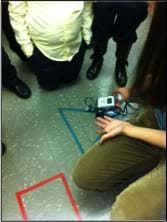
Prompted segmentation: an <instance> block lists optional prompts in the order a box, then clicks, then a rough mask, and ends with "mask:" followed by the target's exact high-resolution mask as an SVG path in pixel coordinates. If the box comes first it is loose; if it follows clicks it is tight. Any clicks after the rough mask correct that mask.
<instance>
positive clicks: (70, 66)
mask: <svg viewBox="0 0 167 222" xmlns="http://www.w3.org/2000/svg"><path fill="white" fill-rule="evenodd" d="M85 50H86V44H85V42H84V41H83V42H82V44H81V47H80V49H79V52H78V53H77V54H76V55H75V56H74V57H73V59H72V60H71V61H70V62H66V65H65V67H64V71H63V72H62V75H61V77H62V78H61V81H62V82H63V83H67V82H71V81H74V80H76V79H77V78H78V76H79V73H80V71H81V68H82V64H83V61H84V55H85Z"/></svg>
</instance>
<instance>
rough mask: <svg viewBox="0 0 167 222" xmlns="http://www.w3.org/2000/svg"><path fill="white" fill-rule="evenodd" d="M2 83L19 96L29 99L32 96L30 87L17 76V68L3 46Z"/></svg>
mask: <svg viewBox="0 0 167 222" xmlns="http://www.w3.org/2000/svg"><path fill="white" fill-rule="evenodd" d="M2 84H3V85H4V87H6V88H8V89H9V90H11V91H12V92H14V93H15V94H16V95H17V96H19V97H21V98H24V99H27V98H29V97H30V96H31V90H30V89H29V87H28V86H27V85H26V84H25V83H24V82H23V81H22V80H21V79H19V78H18V76H17V71H16V68H15V67H14V66H13V65H12V64H11V62H10V59H9V57H8V55H7V53H6V52H5V50H4V49H3V48H2Z"/></svg>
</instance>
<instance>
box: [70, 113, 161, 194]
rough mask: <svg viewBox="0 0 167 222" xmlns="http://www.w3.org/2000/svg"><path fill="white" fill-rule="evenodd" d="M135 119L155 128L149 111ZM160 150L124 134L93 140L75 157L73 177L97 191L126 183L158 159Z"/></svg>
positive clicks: (155, 125)
mask: <svg viewBox="0 0 167 222" xmlns="http://www.w3.org/2000/svg"><path fill="white" fill-rule="evenodd" d="M143 118H144V119H143ZM137 121H138V123H139V124H138V125H141V123H142V126H145V127H153V128H158V124H157V122H156V119H155V117H154V114H153V113H152V112H151V113H150V112H149V113H147V114H144V116H143V115H142V116H141V117H140V118H139V119H138V120H137ZM137 121H136V124H137ZM161 150H162V149H160V148H158V147H154V146H152V145H149V144H147V143H144V142H142V141H139V140H135V139H131V138H129V137H126V136H117V137H115V138H113V139H109V140H108V141H106V142H105V143H104V144H102V145H99V143H96V144H95V145H94V146H93V147H92V148H91V149H89V150H88V151H87V152H86V153H85V155H84V156H83V157H82V158H81V159H80V160H79V162H78V164H77V166H76V168H75V170H74V175H73V178H74V181H75V183H76V184H77V185H78V186H79V187H81V188H84V189H90V190H99V191H100V190H101V191H107V190H110V189H111V188H112V187H113V186H114V185H116V184H120V183H124V182H125V183H126V184H127V183H129V182H131V181H132V180H133V179H136V178H137V177H139V176H141V174H145V173H147V172H148V171H150V170H151V169H153V168H154V167H155V166H156V165H157V164H158V162H159V159H160V153H161Z"/></svg>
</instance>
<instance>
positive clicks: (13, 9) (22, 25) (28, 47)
mask: <svg viewBox="0 0 167 222" xmlns="http://www.w3.org/2000/svg"><path fill="white" fill-rule="evenodd" d="M27 4H28V3H27V2H26V1H10V2H9V17H10V23H11V25H12V28H13V30H14V32H15V37H16V40H17V42H18V43H19V44H20V46H21V49H22V50H23V52H24V53H25V55H26V56H27V57H30V56H31V55H32V54H33V48H34V46H33V42H32V41H31V37H30V35H29V31H28V27H27V24H26V19H25V18H26V13H27Z"/></svg>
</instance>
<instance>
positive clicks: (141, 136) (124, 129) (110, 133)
mask: <svg viewBox="0 0 167 222" xmlns="http://www.w3.org/2000/svg"><path fill="white" fill-rule="evenodd" d="M96 125H97V126H99V127H101V128H102V129H101V130H97V133H98V134H101V135H103V136H102V137H101V139H100V143H103V142H104V141H106V140H107V139H109V138H113V137H115V136H117V135H125V136H128V137H131V138H134V139H138V140H141V141H143V142H146V143H150V144H152V145H155V146H158V147H161V148H166V132H165V131H161V130H155V129H150V128H144V127H138V126H134V125H132V124H130V123H129V122H125V121H121V120H116V119H112V118H110V117H107V116H105V117H104V118H97V121H96Z"/></svg>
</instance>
